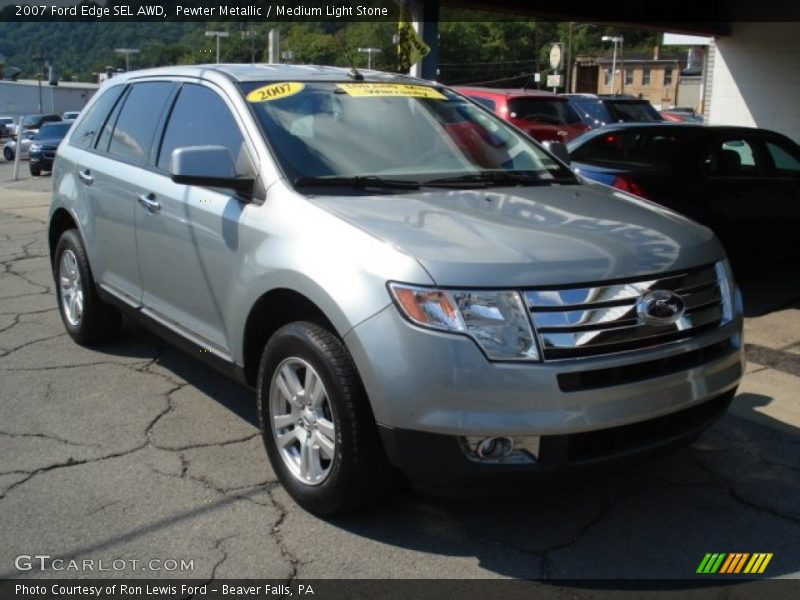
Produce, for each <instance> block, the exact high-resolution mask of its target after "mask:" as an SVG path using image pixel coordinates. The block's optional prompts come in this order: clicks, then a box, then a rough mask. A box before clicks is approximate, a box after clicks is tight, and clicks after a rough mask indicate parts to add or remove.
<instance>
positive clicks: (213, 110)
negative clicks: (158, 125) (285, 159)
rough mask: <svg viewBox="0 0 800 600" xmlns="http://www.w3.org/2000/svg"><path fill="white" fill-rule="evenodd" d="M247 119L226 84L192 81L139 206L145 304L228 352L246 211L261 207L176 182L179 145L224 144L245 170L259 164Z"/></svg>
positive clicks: (168, 321) (219, 351)
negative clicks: (174, 155) (236, 107)
mask: <svg viewBox="0 0 800 600" xmlns="http://www.w3.org/2000/svg"><path fill="white" fill-rule="evenodd" d="M242 125H243V122H242V121H241V119H240V118H238V117H237V116H236V113H235V111H234V110H232V109H231V107H230V106H229V105H228V103H227V102H226V100H225V97H224V96H223V93H222V92H221V91H220V90H217V89H216V88H215V87H210V84H209V86H207V85H201V84H195V83H184V84H183V85H182V86H181V89H180V91H179V93H178V95H177V99H176V100H175V103H174V106H173V107H172V109H171V112H170V115H169V118H168V120H167V122H166V125H165V128H164V131H163V139H162V141H161V144H160V150H159V152H158V153H157V156H156V157H155V160H154V165H153V166H154V174H153V176H152V177H151V178H150V179H149V182H148V184H147V185H148V186H147V188H146V189H142V194H143V195H144V196H145V198H146V199H147V202H145V203H143V205H141V206H137V207H136V226H137V236H138V254H139V264H140V267H141V273H142V283H143V287H144V295H143V305H144V310H145V312H147V313H148V314H149V315H150V316H151V317H154V318H156V319H157V320H161V321H162V322H166V324H168V325H170V326H171V327H172V328H173V329H176V330H178V331H179V332H180V333H181V334H182V335H184V336H186V337H188V338H189V339H191V340H193V341H194V342H195V343H197V344H200V345H202V346H204V347H205V348H206V349H207V350H208V351H210V352H214V353H216V354H217V355H219V356H221V357H222V358H226V359H230V339H229V335H228V321H227V317H228V316H230V310H229V308H230V305H231V298H233V297H235V295H236V289H237V281H238V280H237V275H238V273H239V272H240V257H241V254H242V253H241V251H240V247H241V246H242V238H243V237H244V236H246V235H247V231H246V230H245V229H244V227H243V225H242V223H243V218H244V213H245V211H248V210H254V209H256V208H257V207H256V206H255V205H253V204H249V203H248V200H247V199H245V198H242V197H239V196H237V195H236V194H235V193H233V192H232V191H229V190H223V189H218V188H207V187H195V186H187V185H181V184H178V183H175V182H173V181H172V179H171V178H170V175H169V171H170V162H171V157H172V152H173V151H174V150H175V149H177V148H184V147H192V146H208V145H214V146H224V147H225V148H227V149H228V150H229V152H230V154H231V157H232V158H233V160H234V162H235V164H236V165H237V170H240V174H244V173H245V172H248V171H250V170H251V169H252V161H251V159H250V158H249V157H250V156H253V154H252V153H250V152H249V151H248V150H247V145H246V144H245V141H244V140H245V136H244V135H243V133H242V132H243V130H244V129H243V127H242Z"/></svg>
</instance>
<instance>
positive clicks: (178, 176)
mask: <svg viewBox="0 0 800 600" xmlns="http://www.w3.org/2000/svg"><path fill="white" fill-rule="evenodd" d="M170 176H171V178H172V181H174V182H175V183H182V184H184V185H199V186H205V187H220V188H227V189H231V190H236V191H239V192H252V191H253V184H254V183H255V180H254V179H253V178H252V177H239V176H237V175H236V168H235V166H234V163H233V157H232V156H231V153H230V151H229V150H228V149H227V148H225V147H223V146H188V147H185V148H176V149H175V150H173V151H172V160H171V164H170Z"/></svg>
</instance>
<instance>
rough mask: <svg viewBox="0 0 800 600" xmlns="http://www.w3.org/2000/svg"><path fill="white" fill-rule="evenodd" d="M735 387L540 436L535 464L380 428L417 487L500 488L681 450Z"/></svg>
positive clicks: (391, 454)
mask: <svg viewBox="0 0 800 600" xmlns="http://www.w3.org/2000/svg"><path fill="white" fill-rule="evenodd" d="M735 392H736V389H735V388H734V389H732V390H729V391H727V392H725V393H723V394H720V395H719V396H716V397H714V398H711V399H709V400H706V401H704V402H701V403H700V404H696V405H694V406H692V407H690V408H687V409H684V410H681V411H678V412H675V413H671V414H669V415H665V416H662V417H657V418H655V419H650V420H647V421H641V422H639V423H632V424H630V425H623V426H620V427H611V428H608V429H600V430H597V431H590V432H584V433H576V434H565V435H551V436H543V437H542V438H541V442H540V446H539V453H538V456H537V458H536V461H535V462H531V463H525V464H522V463H519V462H517V463H515V462H503V461H499V462H480V461H476V460H474V459H473V458H468V457H467V454H466V453H465V452H464V450H463V446H462V444H461V443H460V440H459V438H457V437H455V436H451V435H443V434H438V433H426V432H422V431H411V430H408V429H395V428H391V427H386V426H381V427H379V431H380V434H381V438H382V440H383V445H384V448H385V449H386V453H387V456H388V458H389V461H390V462H391V463H392V464H393V465H394V466H395V467H397V468H398V469H400V470H401V471H402V472H403V473H404V474H405V475H406V476H407V477H408V478H409V479H411V481H412V482H414V484H415V485H416V486H418V487H419V488H421V489H423V490H426V491H430V492H434V493H441V492H457V493H461V492H462V491H465V490H472V491H475V490H480V489H490V488H491V489H498V488H501V487H509V486H512V487H518V486H524V485H526V484H528V483H536V484H540V483H542V482H543V481H546V480H551V479H556V478H561V477H564V476H570V475H575V474H577V473H584V472H586V471H588V470H590V469H597V468H598V467H612V466H614V465H618V464H620V463H624V462H629V461H631V460H636V459H642V458H644V457H647V456H649V455H652V454H655V453H658V452H663V451H665V450H669V449H672V448H678V447H680V446H683V445H686V444H688V443H690V442H691V441H692V440H694V439H695V438H696V437H697V436H698V435H699V434H700V433H702V432H703V431H704V430H705V429H707V428H708V427H709V426H711V425H712V424H713V423H714V422H715V421H717V419H719V418H720V417H721V416H722V415H723V414H724V413H725V410H726V409H727V408H728V406H729V405H730V403H731V401H732V400H733V396H734V394H735Z"/></svg>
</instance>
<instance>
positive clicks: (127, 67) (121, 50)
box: [114, 48, 139, 73]
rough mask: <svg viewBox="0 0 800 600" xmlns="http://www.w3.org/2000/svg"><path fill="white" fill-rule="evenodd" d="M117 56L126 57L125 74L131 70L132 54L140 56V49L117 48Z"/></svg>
mask: <svg viewBox="0 0 800 600" xmlns="http://www.w3.org/2000/svg"><path fill="white" fill-rule="evenodd" d="M114 52H116V53H117V54H124V55H125V72H126V73H127V72H129V71H130V70H131V54H139V49H138V48H117V49H116V50H114Z"/></svg>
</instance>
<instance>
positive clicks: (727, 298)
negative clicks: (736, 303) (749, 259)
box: [714, 260, 735, 325]
mask: <svg viewBox="0 0 800 600" xmlns="http://www.w3.org/2000/svg"><path fill="white" fill-rule="evenodd" d="M714 270H715V271H716V272H717V283H718V284H719V291H720V295H721V296H722V322H721V323H720V324H721V325H724V324H725V323H730V322H731V321H733V297H734V293H735V292H734V284H733V271H732V270H731V264H730V263H729V262H728V261H727V260H721V261H719V262H717V263H716V264H715V265H714Z"/></svg>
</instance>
